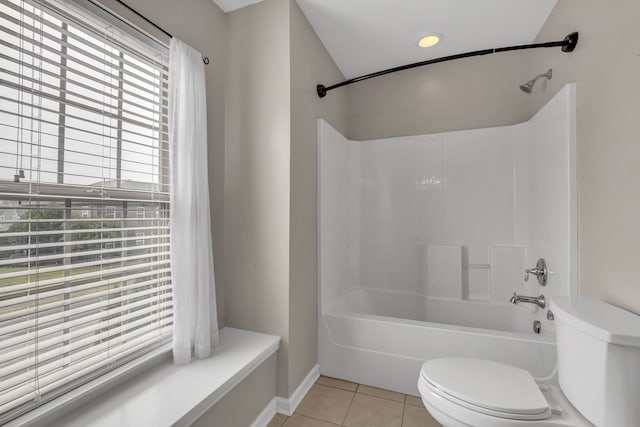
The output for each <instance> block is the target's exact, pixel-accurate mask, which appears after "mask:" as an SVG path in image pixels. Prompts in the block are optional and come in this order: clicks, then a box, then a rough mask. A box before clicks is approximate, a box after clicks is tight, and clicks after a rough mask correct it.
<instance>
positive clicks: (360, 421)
mask: <svg viewBox="0 0 640 427" xmlns="http://www.w3.org/2000/svg"><path fill="white" fill-rule="evenodd" d="M403 406H404V405H403V404H402V403H400V402H396V401H393V400H389V399H382V398H379V397H374V396H369V395H366V394H361V393H356V395H355V397H354V398H353V403H352V404H351V408H349V412H348V413H347V419H346V420H345V421H344V425H345V426H347V427H401V424H402V409H403Z"/></svg>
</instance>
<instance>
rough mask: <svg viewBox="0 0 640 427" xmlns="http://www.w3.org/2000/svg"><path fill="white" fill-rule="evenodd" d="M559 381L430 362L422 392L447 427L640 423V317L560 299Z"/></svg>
mask: <svg viewBox="0 0 640 427" xmlns="http://www.w3.org/2000/svg"><path fill="white" fill-rule="evenodd" d="M551 310H552V311H553V313H554V315H555V319H556V320H555V321H556V343H557V351H558V380H559V381H558V382H559V386H558V385H556V384H543V383H536V381H535V380H534V379H533V377H532V376H531V374H529V372H527V371H525V370H523V369H519V368H516V367H513V366H509V365H505V364H502V363H497V362H492V361H489V360H482V359H466V358H443V359H434V360H430V361H428V362H426V363H425V364H424V365H423V366H422V369H421V372H420V378H419V380H418V389H419V390H420V394H421V395H422V401H423V402H424V404H425V406H426V408H427V409H428V410H429V412H430V413H431V415H432V416H433V417H434V418H435V419H436V420H438V421H439V422H440V423H441V424H442V425H443V426H444V427H458V426H473V427H502V426H513V427H519V426H536V427H545V426H548V427H553V426H573V427H581V426H592V425H596V426H597V427H637V426H640V316H636V315H634V314H633V313H630V312H628V311H625V310H622V309H619V308H617V307H614V306H612V305H609V304H606V303H604V302H602V301H599V300H596V299H593V298H586V297H573V298H571V297H554V298H553V299H552V301H551Z"/></svg>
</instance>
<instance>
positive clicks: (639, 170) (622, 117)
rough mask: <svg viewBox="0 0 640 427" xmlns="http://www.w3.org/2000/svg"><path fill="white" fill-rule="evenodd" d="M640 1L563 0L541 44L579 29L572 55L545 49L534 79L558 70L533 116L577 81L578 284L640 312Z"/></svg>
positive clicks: (537, 98)
mask: <svg viewBox="0 0 640 427" xmlns="http://www.w3.org/2000/svg"><path fill="white" fill-rule="evenodd" d="M639 18H640V2H638V1H637V0H617V1H615V2H602V1H597V0H559V2H558V4H557V5H556V8H555V10H554V11H553V12H552V14H551V16H550V17H549V19H548V20H547V23H546V24H545V26H544V27H543V28H542V31H541V32H540V35H539V39H540V40H547V39H554V38H556V39H557V38H559V37H562V36H563V35H564V34H567V33H569V32H571V31H576V30H577V31H580V41H579V45H578V48H577V49H576V51H575V52H574V53H572V54H568V55H567V54H562V53H561V52H558V51H553V50H549V51H540V52H536V53H535V54H534V55H533V56H532V60H533V61H532V64H533V65H532V68H531V71H530V72H529V73H530V74H536V73H540V72H544V70H546V69H547V68H549V67H552V68H553V71H554V77H553V79H552V80H551V81H550V82H549V84H548V85H547V86H546V87H540V88H538V87H536V90H535V94H534V97H533V101H534V102H533V104H532V106H531V111H530V114H532V113H533V112H534V111H536V110H537V109H538V108H540V106H541V105H543V104H544V103H545V102H547V100H549V99H550V98H551V97H552V96H553V95H554V94H555V93H556V92H557V91H558V90H559V89H560V88H561V87H562V86H563V85H564V84H565V83H567V82H570V81H576V82H577V92H576V96H577V110H578V116H577V151H578V159H577V161H578V223H579V227H578V259H579V274H578V279H579V284H580V290H581V292H582V293H583V294H586V295H591V296H595V297H598V298H600V299H603V300H605V301H608V302H611V303H613V304H616V305H619V306H621V307H625V308H627V309H628V310H631V311H634V312H636V313H638V314H640V279H638V260H639V259H640V249H639V244H640V243H639V242H640V167H638V162H640V86H639V85H638V83H637V82H638V77H639V76H640V43H639V40H640V25H639V23H638V19H639Z"/></svg>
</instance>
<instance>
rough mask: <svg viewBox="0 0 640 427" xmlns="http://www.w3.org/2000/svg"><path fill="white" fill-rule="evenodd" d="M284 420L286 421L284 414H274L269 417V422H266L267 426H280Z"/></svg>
mask: <svg viewBox="0 0 640 427" xmlns="http://www.w3.org/2000/svg"><path fill="white" fill-rule="evenodd" d="M285 421H287V416H286V415H282V414H275V415H274V417H273V418H271V421H269V424H267V427H282V424H284V422H285Z"/></svg>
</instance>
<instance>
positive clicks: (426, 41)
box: [418, 33, 442, 47]
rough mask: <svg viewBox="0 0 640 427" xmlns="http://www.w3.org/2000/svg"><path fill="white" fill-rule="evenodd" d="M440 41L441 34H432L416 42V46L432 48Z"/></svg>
mask: <svg viewBox="0 0 640 427" xmlns="http://www.w3.org/2000/svg"><path fill="white" fill-rule="evenodd" d="M440 40H442V34H438V33H433V34H428V35H426V36H424V37H423V38H421V39H420V41H418V46H420V47H433V46H435V45H437V44H438V43H439V42H440Z"/></svg>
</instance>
